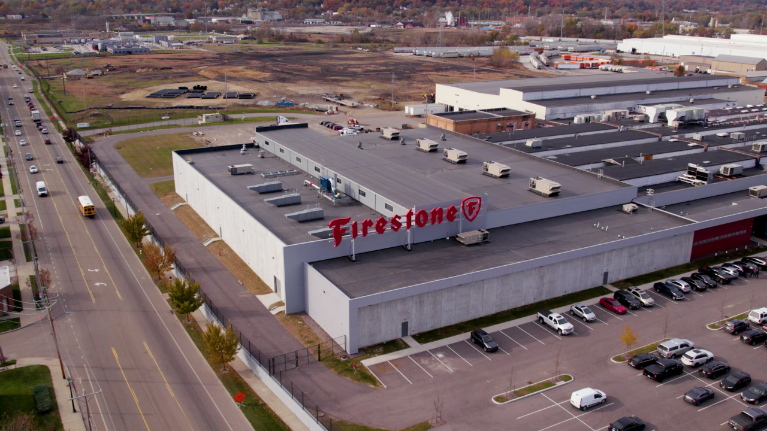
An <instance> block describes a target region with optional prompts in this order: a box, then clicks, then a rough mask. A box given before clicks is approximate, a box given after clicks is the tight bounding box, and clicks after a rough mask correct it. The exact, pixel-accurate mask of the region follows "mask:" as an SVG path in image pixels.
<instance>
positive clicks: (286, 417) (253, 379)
mask: <svg viewBox="0 0 767 431" xmlns="http://www.w3.org/2000/svg"><path fill="white" fill-rule="evenodd" d="M192 317H194V320H196V321H197V324H198V325H200V328H203V330H204V328H205V327H206V325H207V324H208V320H207V319H205V316H204V315H203V314H202V311H200V309H197V311H195V312H194V313H192ZM229 365H230V366H231V367H232V368H234V370H235V371H237V372H238V373H239V374H240V377H242V379H243V380H245V383H247V384H248V386H250V388H251V389H253V391H254V392H255V393H256V394H258V396H259V397H261V399H262V400H263V401H264V403H265V404H266V405H267V406H269V408H270V409H272V411H273V412H274V414H276V415H277V416H279V417H280V419H282V421H283V422H285V424H286V425H287V426H288V427H289V428H290V429H291V430H293V431H308V430H309V428H307V427H306V425H304V424H303V422H301V420H300V419H298V417H297V416H296V415H295V414H293V412H292V411H290V409H289V408H288V406H286V405H285V404H284V403H283V402H282V401H280V399H279V398H277V396H276V395H274V393H273V392H272V391H271V390H270V389H269V388H267V387H266V385H265V384H264V383H263V382H262V381H261V379H259V378H258V376H256V374H255V373H254V372H253V371H252V370H251V369H250V368H248V366H247V365H246V364H245V363H244V362H242V360H241V359H240V358H237V357H235V359H234V361H232V362H230V363H229Z"/></svg>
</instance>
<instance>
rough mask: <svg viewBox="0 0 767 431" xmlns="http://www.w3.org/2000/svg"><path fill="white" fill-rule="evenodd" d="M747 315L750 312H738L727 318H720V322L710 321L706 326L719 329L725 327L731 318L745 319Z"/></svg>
mask: <svg viewBox="0 0 767 431" xmlns="http://www.w3.org/2000/svg"><path fill="white" fill-rule="evenodd" d="M746 316H748V313H741V314H738V315H737V316H732V317H729V318H727V319H724V320H720V321H718V322H714V323H709V324H708V325H706V326H707V327H709V328H711V329H719V328H721V327H723V326H724V325H725V323H727V322H729V321H730V320H735V319H741V320H745V319H746Z"/></svg>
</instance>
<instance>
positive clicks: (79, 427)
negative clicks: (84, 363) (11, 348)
mask: <svg viewBox="0 0 767 431" xmlns="http://www.w3.org/2000/svg"><path fill="white" fill-rule="evenodd" d="M28 365H46V366H47V367H48V369H49V370H51V380H52V381H53V391H54V392H55V394H56V404H58V405H59V414H60V415H61V422H62V423H63V424H64V430H66V431H85V424H84V423H83V418H82V416H80V413H79V412H77V413H72V402H71V401H69V397H70V395H69V385H68V383H67V381H66V380H64V378H63V377H62V375H61V367H60V366H59V361H58V360H56V359H49V358H22V359H18V360H16V368H19V367H26V366H28Z"/></svg>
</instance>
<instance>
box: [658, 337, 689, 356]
mask: <svg viewBox="0 0 767 431" xmlns="http://www.w3.org/2000/svg"><path fill="white" fill-rule="evenodd" d="M693 347H695V344H694V343H693V342H692V341H690V340H685V339H683V338H672V339H670V340H668V341H664V342H663V343H660V344H659V345H658V354H659V355H660V356H661V357H663V358H674V357H677V356H682V355H684V354H685V353H687V351H688V350H690V349H692V348H693Z"/></svg>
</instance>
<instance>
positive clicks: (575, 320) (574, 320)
mask: <svg viewBox="0 0 767 431" xmlns="http://www.w3.org/2000/svg"><path fill="white" fill-rule="evenodd" d="M573 322H576V323H580V324H581V325H583V326H585V327H587V328H589V329H591V330H592V331H593V330H594V328H592V327H591V326H589V325H587V324H585V323H583V322H579V321H578V320H577V319H573Z"/></svg>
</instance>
